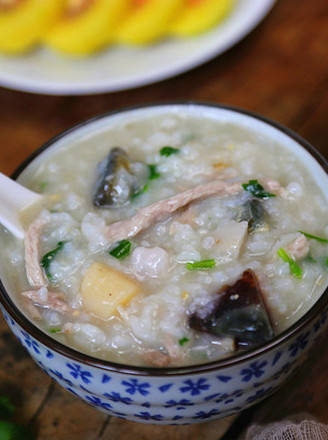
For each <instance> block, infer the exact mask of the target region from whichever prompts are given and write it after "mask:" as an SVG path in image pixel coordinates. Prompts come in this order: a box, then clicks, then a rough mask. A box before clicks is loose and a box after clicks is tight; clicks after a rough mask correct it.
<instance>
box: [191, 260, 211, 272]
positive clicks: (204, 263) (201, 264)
mask: <svg viewBox="0 0 328 440" xmlns="http://www.w3.org/2000/svg"><path fill="white" fill-rule="evenodd" d="M215 266H216V262H215V260H201V261H194V262H192V263H191V262H189V263H186V267H187V269H188V270H202V269H212V268H213V267H215Z"/></svg>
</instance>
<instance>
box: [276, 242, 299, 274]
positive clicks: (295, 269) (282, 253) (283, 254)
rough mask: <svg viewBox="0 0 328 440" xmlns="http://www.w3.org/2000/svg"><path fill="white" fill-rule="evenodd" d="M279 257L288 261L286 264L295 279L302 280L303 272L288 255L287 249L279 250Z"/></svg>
mask: <svg viewBox="0 0 328 440" xmlns="http://www.w3.org/2000/svg"><path fill="white" fill-rule="evenodd" d="M278 255H279V257H280V258H282V259H283V260H284V261H286V263H288V264H289V268H290V273H291V274H292V275H293V276H294V277H295V278H299V279H301V278H302V274H303V271H302V269H301V268H300V266H299V265H298V264H297V263H296V262H295V261H294V260H293V259H292V258H291V257H290V256H289V255H288V254H287V252H286V251H285V249H283V248H280V249H279V250H278Z"/></svg>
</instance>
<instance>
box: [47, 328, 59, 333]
mask: <svg viewBox="0 0 328 440" xmlns="http://www.w3.org/2000/svg"><path fill="white" fill-rule="evenodd" d="M61 331H62V329H61V328H51V329H49V332H50V333H59V332H61Z"/></svg>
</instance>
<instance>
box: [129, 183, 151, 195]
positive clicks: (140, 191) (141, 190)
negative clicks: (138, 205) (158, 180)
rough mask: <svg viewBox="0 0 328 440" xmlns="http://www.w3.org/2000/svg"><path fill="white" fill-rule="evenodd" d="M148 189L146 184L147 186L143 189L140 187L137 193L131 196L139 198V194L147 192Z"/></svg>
mask: <svg viewBox="0 0 328 440" xmlns="http://www.w3.org/2000/svg"><path fill="white" fill-rule="evenodd" d="M148 188H149V185H148V183H147V184H146V185H145V186H144V187H142V188H141V189H140V190H139V191H138V192H136V193H134V194H132V198H135V197H138V196H140V195H141V194H143V193H145V192H146V191H148Z"/></svg>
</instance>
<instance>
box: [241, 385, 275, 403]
mask: <svg viewBox="0 0 328 440" xmlns="http://www.w3.org/2000/svg"><path fill="white" fill-rule="evenodd" d="M271 389H272V387H270V388H267V389H265V388H261V389H260V390H257V391H256V393H255V394H253V395H252V396H249V397H248V398H247V400H246V401H247V402H248V403H251V402H254V401H255V400H258V399H260V398H261V397H263V396H264V395H265V394H267V393H268V392H269V391H271Z"/></svg>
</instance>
